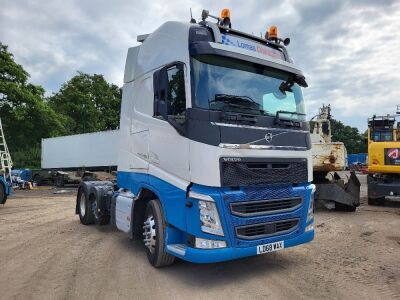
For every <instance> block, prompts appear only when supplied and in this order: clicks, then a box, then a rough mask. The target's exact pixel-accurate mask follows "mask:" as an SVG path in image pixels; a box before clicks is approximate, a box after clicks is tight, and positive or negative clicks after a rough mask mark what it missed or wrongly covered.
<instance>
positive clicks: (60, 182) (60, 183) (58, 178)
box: [56, 174, 65, 187]
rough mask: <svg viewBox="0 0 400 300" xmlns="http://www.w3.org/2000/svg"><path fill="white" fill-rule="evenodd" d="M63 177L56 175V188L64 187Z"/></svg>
mask: <svg viewBox="0 0 400 300" xmlns="http://www.w3.org/2000/svg"><path fill="white" fill-rule="evenodd" d="M64 183H65V182H64V175H62V174H57V176H56V187H63V186H64Z"/></svg>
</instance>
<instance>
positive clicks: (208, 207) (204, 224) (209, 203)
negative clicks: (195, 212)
mask: <svg viewBox="0 0 400 300" xmlns="http://www.w3.org/2000/svg"><path fill="white" fill-rule="evenodd" d="M189 197H190V198H195V199H198V201H199V212H200V225H201V230H202V231H203V232H206V233H211V234H215V235H220V236H224V231H223V230H222V224H221V220H220V218H219V214H218V210H217V206H216V204H215V202H214V199H213V198H211V197H210V196H208V195H202V194H199V193H196V192H192V191H191V192H190V193H189Z"/></svg>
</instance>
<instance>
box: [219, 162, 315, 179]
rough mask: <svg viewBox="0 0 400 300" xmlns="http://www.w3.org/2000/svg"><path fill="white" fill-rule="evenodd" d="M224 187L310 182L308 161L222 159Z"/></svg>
mask: <svg viewBox="0 0 400 300" xmlns="http://www.w3.org/2000/svg"><path fill="white" fill-rule="evenodd" d="M220 173H221V174H220V175H221V185H222V186H247V185H256V184H279V183H287V182H290V183H303V182H307V181H308V170H307V160H306V159H279V160H278V159H269V160H265V159H262V160H260V159H256V158H240V161H235V160H234V159H233V158H226V157H225V158H221V159H220Z"/></svg>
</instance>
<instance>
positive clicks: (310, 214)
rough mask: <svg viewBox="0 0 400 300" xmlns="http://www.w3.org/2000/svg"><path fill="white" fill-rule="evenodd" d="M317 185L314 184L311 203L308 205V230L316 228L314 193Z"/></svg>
mask: <svg viewBox="0 0 400 300" xmlns="http://www.w3.org/2000/svg"><path fill="white" fill-rule="evenodd" d="M315 189H316V188H315V185H312V191H311V197H310V205H309V206H308V212H307V222H306V223H307V224H308V223H309V222H311V224H308V225H307V227H306V231H310V230H313V229H314V194H315Z"/></svg>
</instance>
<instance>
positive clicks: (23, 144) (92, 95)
mask: <svg viewBox="0 0 400 300" xmlns="http://www.w3.org/2000/svg"><path fill="white" fill-rule="evenodd" d="M28 79H29V74H28V72H26V71H25V70H24V68H23V67H22V66H21V65H19V64H17V63H16V62H15V60H14V56H13V55H12V53H10V52H9V51H8V49H7V46H6V45H4V44H2V43H1V42H0V117H1V120H2V123H3V130H4V134H5V137H6V141H7V145H8V148H9V150H10V152H11V157H12V159H13V162H14V167H15V168H40V161H41V150H40V147H41V140H42V139H43V138H49V137H56V136H62V135H70V134H80V133H88V132H96V131H102V130H111V129H116V128H118V126H119V111H120V105H121V89H120V88H119V87H118V86H116V85H115V84H110V83H108V82H107V81H106V80H105V79H104V77H103V75H99V74H93V75H89V74H86V73H82V72H78V74H77V75H75V76H74V77H72V78H71V79H70V80H68V81H67V82H65V83H64V84H63V85H62V86H61V88H60V90H59V91H58V92H56V93H53V94H52V95H51V96H48V97H46V96H45V90H44V88H43V87H41V86H40V85H34V84H32V83H29V81H28Z"/></svg>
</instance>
